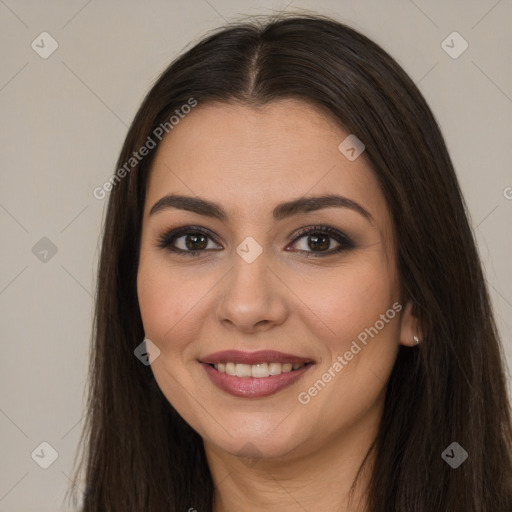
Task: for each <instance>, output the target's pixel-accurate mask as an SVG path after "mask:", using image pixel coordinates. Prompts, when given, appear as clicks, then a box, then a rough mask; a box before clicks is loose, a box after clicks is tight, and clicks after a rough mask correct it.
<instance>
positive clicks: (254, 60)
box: [80, 15, 512, 512]
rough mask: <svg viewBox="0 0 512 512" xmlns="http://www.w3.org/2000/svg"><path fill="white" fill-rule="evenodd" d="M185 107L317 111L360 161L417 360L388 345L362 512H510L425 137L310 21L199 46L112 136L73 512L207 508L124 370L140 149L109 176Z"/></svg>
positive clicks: (490, 357)
mask: <svg viewBox="0 0 512 512" xmlns="http://www.w3.org/2000/svg"><path fill="white" fill-rule="evenodd" d="M191 98H193V99H194V101H197V104H198V105H199V107H198V108H200V106H201V105H202V104H205V103H207V102H212V101H220V102H227V101H239V102H242V103H244V104H251V105H261V104H266V103H268V102H271V101H274V100H279V99H283V98H297V99H301V100H304V101H307V102H309V103H312V104H314V105H317V106H318V107H319V108H321V109H323V110H326V111H329V112H330V114H331V115H332V116H333V118H334V119H336V120H338V121H339V123H340V125H342V126H343V127H344V128H345V129H347V130H348V131H349V132H350V133H354V134H356V135H357V137H358V138H359V139H360V140H362V141H363V142H364V144H365V146H366V150H365V154H366V156H367V158H368V159H369V162H370V164H371V166H372V168H373V171H374V173H375V176H376V177H377V179H378V182H379V185H380V187H381V189H382V191H383V193H384V195H385V197H386V200H387V205H388V208H389V210H390V212H391V217H392V220H393V225H394V236H395V240H396V253H397V265H398V271H399V274H400V278H401V284H402V291H403V300H410V301H412V302H413V311H414V313H415V314H416V316H417V317H418V318H419V319H420V322H421V326H422V332H424V333H425V337H424V339H423V340H422V343H421V344H420V346H419V347H416V348H414V349H411V348H406V347H403V346H401V347H400V349H399V353H398V356H397V359H396V363H395V365H394V368H393V371H392V373H391V376H390V379H389V382H388V386H387V391H386V400H385V409H384V414H383V417H382V420H381V424H380V428H379V432H378V435H377V438H376V440H375V442H374V444H373V445H372V448H371V451H373V453H374V454H375V456H376V457H375V463H374V467H373V472H372V478H371V481H370V488H369V495H368V499H369V511H370V512H390V511H400V512H410V511H413V510H414V511H415V512H433V511H465V512H483V511H488V512H491V511H492V512H497V511H504V512H505V511H509V512H510V511H511V510H512V449H511V440H512V426H511V415H510V406H509V400H508V397H507V390H506V380H505V373H504V368H503V364H504V363H503V360H504V358H503V354H502V349H501V345H500V341H499V338H498V334H497V329H496V326H495V323H494V320H493V315H492V311H491V307H490V300H489V296H488V293H487V290H486V284H485V280H484V276H483V272H482V267H481V263H480V261H479V257H478V254H477V250H476V247H475V241H474V238H473V233H472V230H471V228H470V225H469V222H468V218H467V215H466V208H465V204H464V201H463V198H462V195H461V191H460V189H459V185H458V183H457V179H456V176H455V172H454V169H453V165H452V162H451V160H450V157H449V155H448V152H447V149H446V146H445V143H444V140H443V137H442V134H441V132H440V129H439V127H438V125H437V123H436V120H435V118H434V116H433V114H432V113H431V111H430V109H429V108H428V106H427V104H426V102H425V100H424V98H423V97H422V95H421V93H420V92H419V90H418V89H417V87H416V86H415V85H414V83H413V82H412V81H411V79H410V78H409V77H408V76H407V74H406V73H405V72H404V71H403V70H402V68H401V67H400V66H399V65H398V64H397V63H396V62H395V61H394V60H393V59H392V58H391V57H390V56H389V55H388V54H387V53H386V52H385V51H384V50H383V49H382V48H380V47H379V46H377V45H376V44H375V43H373V42H372V41H370V40H369V39H368V38H366V37H365V36H363V35H361V34H360V33H358V32H356V31H355V30H353V29H352V28H350V27H348V26H346V25H344V24H341V23H339V22H337V21H334V20H332V19H329V18H326V17H323V16H311V15H308V16H284V17H283V16H279V17H275V18H270V19H268V18H266V19H264V20H263V21H261V20H260V19H255V20H252V21H250V22H238V23H235V24H231V25H228V26H227V27H224V28H222V29H219V30H217V31H215V32H214V33H211V34H209V35H208V36H207V37H205V38H204V39H202V40H201V41H200V42H199V43H197V44H196V45H195V46H193V47H192V48H191V49H189V50H188V51H187V52H186V53H184V54H183V55H182V56H180V57H179V58H177V59H176V60H175V61H174V62H173V63H172V64H171V65H170V66H169V67H168V68H167V69H166V70H165V71H164V73H163V74H162V75H161V76H160V77H159V78H158V80H157V81H156V83H155V84H154V86H153V87H152V89H151V90H150V92H149V93H148V94H147V96H146V98H145V100H144V102H143V104H142V106H141V107H140V109H139V111H138V113H137V114H136V116H135V119H134V121H133V123H132V125H131V127H130V129H129V132H128V134H127V137H126V140H125V143H124V146H123V148H122V151H121V154H120V156H119V160H118V164H117V167H116V169H120V168H122V167H123V166H124V167H125V171H126V172H124V173H118V174H117V178H116V179H115V181H114V180H113V181H112V183H113V184H112V186H111V187H110V188H111V189H112V190H111V193H110V197H109V202H108V211H107V215H106V219H105V224H104V233H103V245H102V252H101V260H100V265H99V274H98V284H97V298H96V311H95V322H94V333H93V337H94V340H93V346H92V353H91V366H90V387H89V398H88V410H87V414H88V415H87V422H86V428H85V429H84V431H83V433H82V439H81V442H83V446H84V454H85V457H86V460H85V466H86V471H85V481H86V485H85V489H84V492H85V497H84V507H83V511H84V512H98V511H109V512H135V511H140V512H143V511H144V512H157V511H158V512H164V511H165V512H169V511H184V510H188V509H189V508H195V509H197V510H200V511H201V510H203V511H207V510H212V503H213V492H214V488H213V484H212V479H211V475H210V472H209V468H208V465H207V462H206V458H205V454H204V449H203V444H202V439H201V438H200V436H199V435H198V434H197V433H196V432H195V431H193V430H192V428H191V427H190V426H189V425H188V424H186V423H185V422H184V421H183V420H182V419H181V417H180V416H179V415H178V414H177V413H176V412H175V410H174V409H173V407H172V405H171V404H170V403H169V402H168V401H167V399H166V398H165V397H164V395H163V394H162V392H161V391H160V389H159V388H158V386H157V384H156V382H155V379H154V377H153V374H152V371H151V367H150V366H145V365H143V364H141V362H140V361H139V360H138V359H137V358H136V357H135V356H134V349H135V347H137V346H138V345H139V344H140V343H141V341H142V340H143V337H144V331H143V326H142V322H141V316H140V311H139V307H138V301H137V291H136V276H137V266H138V256H139V245H140V234H141V223H142V212H143V207H144V199H145V188H146V180H147V176H148V172H149V170H150V168H151V163H152V161H153V158H154V155H155V153H156V150H157V148H155V149H152V150H150V151H149V154H148V155H147V156H144V157H143V158H141V159H140V161H137V162H136V163H134V162H133V161H132V164H134V165H131V164H130V167H126V163H127V162H129V161H130V158H131V157H132V156H133V154H134V152H137V151H138V150H139V149H140V148H141V147H142V146H144V145H145V144H147V141H148V137H150V136H152V137H153V139H155V137H154V133H155V129H157V128H158V127H159V126H161V125H162V123H165V122H168V121H169V119H170V117H171V116H172V115H173V112H175V111H176V109H180V108H181V107H182V105H185V104H187V103H188V102H190V99H191ZM157 133H158V132H157ZM152 134H153V135H152ZM170 136H172V133H171V135H170ZM157 142H158V141H157ZM121 174H122V176H121ZM452 442H457V443H458V444H459V445H460V446H461V447H463V448H464V450H465V451H466V452H467V453H468V454H469V456H468V458H467V460H466V461H465V462H464V463H463V464H462V465H460V466H459V467H458V468H457V469H453V468H452V467H451V466H450V465H449V464H447V463H446V462H445V460H443V458H442V456H441V454H442V453H443V451H444V450H445V449H446V448H447V447H448V446H449V445H450V444H451V443H452ZM83 464H84V460H82V461H81V464H80V466H82V465H83Z"/></svg>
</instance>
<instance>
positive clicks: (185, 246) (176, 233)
mask: <svg viewBox="0 0 512 512" xmlns="http://www.w3.org/2000/svg"><path fill="white" fill-rule="evenodd" d="M209 242H214V244H216V245H219V244H217V242H215V240H214V237H213V236H212V234H211V233H210V232H209V231H208V230H206V229H204V228H201V227H200V226H185V227H182V228H178V229H174V230H171V231H169V232H167V233H164V234H163V235H161V236H160V238H159V240H158V244H157V245H158V247H161V248H162V249H167V250H169V251H171V252H175V253H178V254H186V255H188V256H194V255H197V254H199V253H201V252H205V251H206V250H219V249H218V248H212V247H211V244H209Z"/></svg>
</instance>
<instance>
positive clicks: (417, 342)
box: [412, 336, 420, 345]
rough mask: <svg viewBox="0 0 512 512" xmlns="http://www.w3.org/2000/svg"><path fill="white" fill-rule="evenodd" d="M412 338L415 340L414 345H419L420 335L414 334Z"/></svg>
mask: <svg viewBox="0 0 512 512" xmlns="http://www.w3.org/2000/svg"><path fill="white" fill-rule="evenodd" d="M412 339H413V340H414V345H418V344H419V342H420V339H419V338H418V336H413V337H412Z"/></svg>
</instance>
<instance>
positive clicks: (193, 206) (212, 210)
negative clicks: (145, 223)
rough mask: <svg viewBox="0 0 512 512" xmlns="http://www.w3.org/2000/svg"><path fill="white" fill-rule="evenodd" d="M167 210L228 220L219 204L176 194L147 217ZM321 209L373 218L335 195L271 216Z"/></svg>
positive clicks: (283, 207) (281, 208)
mask: <svg viewBox="0 0 512 512" xmlns="http://www.w3.org/2000/svg"><path fill="white" fill-rule="evenodd" d="M168 208H176V209H179V210H187V211H190V212H194V213H197V214H199V215H204V216H206V217H212V218H215V219H219V220H221V221H223V222H226V221H227V220H228V214H227V213H226V211H225V210H224V209H223V208H222V206H220V205H219V204H217V203H214V202H212V201H208V200H206V199H201V198H198V197H191V196H183V195H177V194H169V195H166V196H164V197H162V198H161V199H159V200H158V201H157V202H156V203H155V204H154V205H153V206H152V208H151V210H150V212H149V215H150V216H151V215H154V214H156V213H158V212H161V211H163V210H166V209H168ZM323 208H349V209H350V210H353V211H355V212H357V213H359V214H360V215H362V216H363V217H365V218H366V219H368V220H369V221H370V222H372V221H373V217H372V216H371V215H370V212H368V210H366V209H365V208H364V207H362V206H361V205H360V204H358V203H356V202H355V201H353V200H352V199H348V198H347V197H343V196H339V195H336V194H329V195H322V196H314V197H301V198H299V199H294V200H292V201H287V202H285V203H280V204H278V205H277V206H276V207H275V208H274V209H273V211H272V216H273V218H274V220H282V219H285V218H287V217H291V216H293V215H297V214H300V213H307V212H312V211H316V210H321V209H323Z"/></svg>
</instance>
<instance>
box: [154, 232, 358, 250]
mask: <svg viewBox="0 0 512 512" xmlns="http://www.w3.org/2000/svg"><path fill="white" fill-rule="evenodd" d="M190 234H194V235H196V234H202V235H205V236H207V237H208V238H210V239H212V240H213V241H214V242H215V243H216V244H218V245H220V244H219V242H217V241H216V240H215V237H214V236H213V235H212V234H211V233H210V231H208V230H207V229H205V228H202V227H200V226H184V227H181V228H177V229H174V230H171V231H168V232H166V233H163V234H162V235H161V236H160V237H159V239H158V243H157V247H160V248H162V249H167V250H168V251H171V252H173V253H176V254H179V255H184V256H196V255H199V254H201V253H205V252H207V251H208V249H202V250H195V251H194V250H191V251H185V250H183V249H178V248H177V247H173V246H172V245H171V244H172V243H173V242H175V241H176V240H177V239H178V238H180V237H182V236H183V235H190ZM312 234H326V235H329V237H330V238H334V240H336V242H338V243H339V244H340V245H339V246H338V247H336V248H335V249H331V250H329V251H327V252H315V251H303V250H299V251H298V252H302V253H306V257H307V258H323V257H327V256H331V255H333V254H336V253H339V252H341V251H347V250H350V249H354V247H355V244H354V242H352V240H351V239H350V238H349V237H348V236H347V235H345V234H344V233H342V232H341V231H338V230H337V229H334V228H331V227H329V226H308V227H307V228H303V229H301V230H299V232H298V233H297V235H296V236H295V238H294V239H293V240H292V242H291V243H292V244H293V243H296V242H297V241H298V240H300V239H301V238H304V237H305V236H307V235H312ZM210 250H212V249H210ZM214 250H220V249H214Z"/></svg>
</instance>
